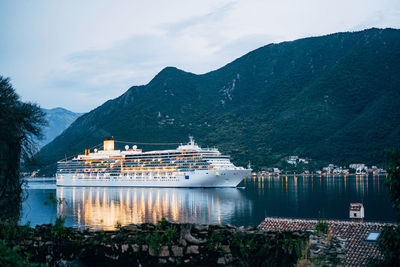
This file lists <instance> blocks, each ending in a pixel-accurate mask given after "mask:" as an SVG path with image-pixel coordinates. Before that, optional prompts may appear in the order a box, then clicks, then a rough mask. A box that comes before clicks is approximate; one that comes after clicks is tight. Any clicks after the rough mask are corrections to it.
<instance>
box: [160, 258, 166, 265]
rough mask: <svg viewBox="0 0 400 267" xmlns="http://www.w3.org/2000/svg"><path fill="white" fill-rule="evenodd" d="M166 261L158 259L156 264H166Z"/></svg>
mask: <svg viewBox="0 0 400 267" xmlns="http://www.w3.org/2000/svg"><path fill="white" fill-rule="evenodd" d="M166 263H167V260H166V259H158V264H166Z"/></svg>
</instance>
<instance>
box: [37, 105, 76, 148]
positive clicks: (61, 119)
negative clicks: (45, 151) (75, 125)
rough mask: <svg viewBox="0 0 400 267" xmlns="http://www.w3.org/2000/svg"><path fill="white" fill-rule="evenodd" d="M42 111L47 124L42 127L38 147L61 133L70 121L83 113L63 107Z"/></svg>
mask: <svg viewBox="0 0 400 267" xmlns="http://www.w3.org/2000/svg"><path fill="white" fill-rule="evenodd" d="M42 111H43V112H44V113H45V114H46V120H47V122H48V125H47V126H46V127H45V128H44V129H43V139H42V140H38V141H37V143H38V145H39V147H43V146H45V145H46V144H48V143H50V141H52V140H53V139H54V138H56V137H57V136H58V135H59V134H61V133H62V132H63V131H64V130H65V129H67V128H68V126H70V125H71V123H72V122H73V121H74V120H76V118H78V117H79V116H81V115H82V114H83V113H74V112H72V111H69V110H67V109H64V108H60V107H59V108H53V109H45V108H42Z"/></svg>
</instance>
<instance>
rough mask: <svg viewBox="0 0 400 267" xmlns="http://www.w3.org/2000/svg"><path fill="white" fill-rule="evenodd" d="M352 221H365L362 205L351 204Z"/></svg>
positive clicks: (350, 214) (350, 215)
mask: <svg viewBox="0 0 400 267" xmlns="http://www.w3.org/2000/svg"><path fill="white" fill-rule="evenodd" d="M349 217H350V220H354V221H362V220H364V206H363V204H362V203H350V208H349Z"/></svg>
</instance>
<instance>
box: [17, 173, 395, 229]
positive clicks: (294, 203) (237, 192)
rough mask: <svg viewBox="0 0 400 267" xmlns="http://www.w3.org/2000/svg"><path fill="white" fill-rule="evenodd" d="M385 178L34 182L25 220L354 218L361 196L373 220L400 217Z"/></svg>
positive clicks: (108, 225)
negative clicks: (223, 184) (183, 183)
mask: <svg viewBox="0 0 400 267" xmlns="http://www.w3.org/2000/svg"><path fill="white" fill-rule="evenodd" d="M384 179H385V176H376V175H369V176H367V175H363V176H355V175H353V176H352V175H350V176H299V175H297V176H258V177H249V178H246V179H245V180H244V181H243V182H242V183H241V184H240V185H239V188H132V187H128V188H126V187H125V188H121V187H56V186H55V182H54V181H50V182H48V181H41V180H38V181H36V180H34V181H32V180H31V181H29V182H28V183H27V188H26V194H27V197H26V200H25V201H24V202H23V205H22V211H21V221H20V223H21V224H25V223H27V222H28V221H30V222H31V225H33V226H34V225H36V224H43V223H54V221H55V219H56V218H57V217H58V216H62V217H63V218H65V220H66V225H67V226H72V227H76V228H90V229H104V230H110V229H114V228H115V226H116V225H117V224H121V225H126V224H130V223H143V222H152V223H156V222H157V221H159V220H161V218H166V219H168V220H169V221H174V222H191V223H201V224H209V223H218V224H233V225H236V226H242V225H243V226H247V225H258V224H259V223H260V222H261V221H262V220H263V219H264V218H265V217H285V218H315V219H318V218H324V219H348V213H349V211H348V208H349V204H350V203H353V202H361V203H363V205H364V208H365V220H366V221H395V220H396V215H395V212H394V210H393V209H392V207H391V204H390V201H389V196H388V190H387V188H386V187H385V186H384V184H383V182H384Z"/></svg>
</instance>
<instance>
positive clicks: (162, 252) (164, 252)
mask: <svg viewBox="0 0 400 267" xmlns="http://www.w3.org/2000/svg"><path fill="white" fill-rule="evenodd" d="M158 256H159V257H169V249H168V246H162V247H161V249H160V252H159V253H158Z"/></svg>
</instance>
